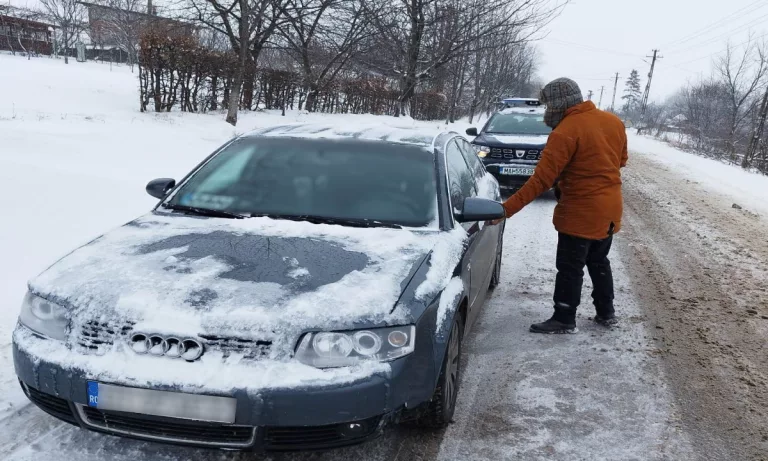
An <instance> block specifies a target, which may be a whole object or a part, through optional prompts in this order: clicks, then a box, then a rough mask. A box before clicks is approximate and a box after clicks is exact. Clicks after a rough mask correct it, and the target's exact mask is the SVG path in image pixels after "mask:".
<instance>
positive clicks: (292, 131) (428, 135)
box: [245, 123, 446, 148]
mask: <svg viewBox="0 0 768 461" xmlns="http://www.w3.org/2000/svg"><path fill="white" fill-rule="evenodd" d="M444 134H446V132H445V131H442V130H440V129H428V128H423V127H409V126H397V125H387V124H386V123H378V124H373V123H371V124H359V123H358V124H355V125H354V126H334V125H329V124H321V123H297V124H286V125H279V126H272V127H269V128H262V129H256V130H254V131H252V132H250V133H248V134H246V135H245V136H247V137H250V136H266V137H278V138H304V139H337V140H341V139H349V140H353V139H355V140H361V141H379V142H387V143H397V144H410V145H414V146H420V147H425V148H428V147H432V146H433V145H434V141H435V139H437V138H438V137H440V136H441V135H444Z"/></svg>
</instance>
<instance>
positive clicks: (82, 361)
mask: <svg viewBox="0 0 768 461" xmlns="http://www.w3.org/2000/svg"><path fill="white" fill-rule="evenodd" d="M147 191H148V192H149V193H150V195H152V196H153V197H156V198H158V199H160V202H159V203H158V205H157V206H156V208H154V209H153V210H152V211H151V212H150V213H149V214H147V215H145V216H143V217H140V218H138V219H136V220H134V221H132V222H129V223H127V224H125V225H124V226H122V227H119V228H117V229H115V230H113V231H111V232H108V233H107V234H105V235H102V236H101V237H98V238H96V239H95V240H93V241H91V242H90V243H88V244H86V245H84V246H82V247H80V248H78V249H76V250H74V251H73V252H72V253H70V254H68V255H67V256H65V257H63V258H62V259H60V260H59V261H58V262H56V263H55V264H53V265H52V266H51V267H50V268H48V269H47V270H46V271H44V272H43V273H42V274H40V275H39V276H37V277H36V278H34V279H33V280H31V281H30V282H29V290H28V293H27V295H26V297H25V300H24V302H23V306H22V310H21V314H20V316H19V322H18V325H17V328H16V329H15V331H14V334H13V357H14V363H15V369H16V374H17V375H18V378H19V380H20V382H21V386H22V388H23V390H24V392H25V394H26V395H27V397H28V398H29V399H30V400H31V401H32V402H34V403H35V404H36V405H37V406H38V407H40V408H41V409H43V410H44V411H46V412H48V413H50V414H51V415H53V416H55V417H57V418H60V419H62V420H64V421H68V422H70V423H73V424H76V425H79V426H81V427H82V428H85V429H90V430H94V431H99V432H104V433H108V434H114V435H121V436H127V437H133V438H138V439H144V440H151V441H160V442H169V443H179V444H188V445H193V446H202V447H217V448H225V449H247V450H259V451H261V450H267V451H269V450H303V449H305V450H313V449H323V448H329V447H336V446H342V445H347V444H353V443H358V442H363V441H366V440H368V439H370V438H372V437H374V436H376V435H378V434H379V433H380V432H381V431H382V429H383V428H384V427H385V426H386V425H387V424H390V423H396V422H400V421H403V420H413V421H415V422H417V423H420V424H422V425H425V426H432V427H434V426H438V427H439V426H443V425H445V424H447V423H448V422H449V421H450V420H451V417H452V414H453V412H454V408H455V404H456V398H457V394H458V382H459V381H458V380H459V373H460V360H459V359H460V356H461V347H462V341H463V338H464V337H465V335H466V333H467V331H468V330H469V328H470V326H471V325H472V322H473V321H474V319H475V318H476V317H477V315H478V311H479V310H480V308H481V306H482V304H483V301H484V299H485V296H486V292H487V290H488V289H489V288H491V287H493V286H494V285H495V284H497V283H498V282H499V274H500V272H499V269H500V264H501V248H502V234H503V224H494V222H495V220H496V219H497V218H500V217H502V216H503V215H504V211H503V208H502V206H501V204H500V203H499V199H500V194H499V188H498V183H497V182H496V180H494V179H493V177H492V176H490V175H489V174H487V173H486V171H485V169H484V167H483V165H482V164H481V162H480V161H479V160H478V158H477V156H476V155H475V152H474V150H473V149H472V146H471V145H470V144H469V143H468V142H467V141H466V140H464V139H463V138H462V137H460V136H459V135H457V134H456V133H441V134H439V135H437V136H436V137H434V136H425V135H424V134H422V133H419V132H416V131H414V130H412V129H394V128H392V129H389V128H387V129H383V128H371V129H366V130H362V129H361V130H346V131H345V130H343V129H340V128H329V127H318V126H313V125H297V126H284V127H276V128H271V129H266V130H262V131H259V132H254V133H249V134H246V135H243V136H240V137H238V138H236V139H234V140H232V141H230V142H228V143H227V144H225V145H224V146H222V147H221V148H220V149H219V150H217V151H216V152H214V153H213V154H212V155H211V156H209V157H208V158H207V159H205V161H203V162H202V163H201V164H200V165H198V166H197V167H196V168H195V169H194V170H193V171H192V172H191V173H190V174H189V175H187V177H185V178H184V179H183V180H181V181H179V182H178V183H176V182H175V181H174V180H172V179H159V180H154V181H152V182H150V183H149V184H148V185H147Z"/></svg>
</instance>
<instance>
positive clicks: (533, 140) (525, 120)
mask: <svg viewBox="0 0 768 461" xmlns="http://www.w3.org/2000/svg"><path fill="white" fill-rule="evenodd" d="M525 101H526V102H529V101H535V100H525ZM544 110H545V108H544V107H542V106H537V105H532V106H529V105H525V106H522V107H510V108H506V109H503V110H501V111H499V112H496V113H495V114H493V115H492V116H491V118H489V119H488V122H486V124H485V125H484V126H483V127H482V129H481V130H480V131H479V132H478V131H477V128H474V127H472V128H468V129H467V131H466V132H467V135H469V136H474V139H473V140H472V144H473V145H474V147H475V150H476V152H477V155H478V157H480V158H481V159H482V162H483V164H484V165H485V167H486V168H487V169H488V172H490V173H491V174H492V175H493V176H494V177H495V178H496V179H497V180H498V182H499V184H500V185H501V187H502V188H504V189H510V190H515V189H518V188H519V187H520V186H522V185H523V184H525V182H526V181H527V180H528V178H530V177H531V175H533V171H534V169H535V168H536V165H538V163H539V159H541V151H542V150H543V149H544V145H545V144H546V143H547V138H548V137H549V133H550V132H551V131H552V129H551V128H549V127H548V126H547V125H545V124H544Z"/></svg>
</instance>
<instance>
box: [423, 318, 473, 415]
mask: <svg viewBox="0 0 768 461" xmlns="http://www.w3.org/2000/svg"><path fill="white" fill-rule="evenodd" d="M463 334H464V323H463V321H462V318H461V314H458V313H457V314H456V316H455V318H454V319H453V325H452V326H451V336H450V337H449V338H448V347H446V350H445V358H444V359H443V366H442V368H441V369H440V377H439V378H438V380H437V387H435V392H434V393H433V394H432V398H431V399H430V401H429V402H428V403H427V407H426V408H425V410H424V412H423V413H422V414H421V415H420V416H419V418H418V419H417V420H416V421H415V424H416V425H417V426H419V427H425V428H434V429H440V428H444V427H446V426H448V424H450V423H451V422H452V420H453V413H454V411H455V410H456V398H457V396H458V394H459V379H460V378H461V342H462V335H463Z"/></svg>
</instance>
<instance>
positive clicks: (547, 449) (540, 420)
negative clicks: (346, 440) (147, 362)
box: [0, 197, 689, 461]
mask: <svg viewBox="0 0 768 461" xmlns="http://www.w3.org/2000/svg"><path fill="white" fill-rule="evenodd" d="M554 203H555V202H554V199H553V198H552V197H545V198H542V199H540V200H538V201H536V202H535V203H534V204H532V205H531V206H530V207H528V208H527V209H526V210H524V211H523V212H522V213H521V214H520V215H518V216H516V217H515V218H514V219H512V220H510V221H509V222H508V226H507V231H506V236H505V237H506V238H505V252H504V263H503V269H502V270H503V272H502V274H503V283H502V285H501V287H500V288H499V289H497V290H496V292H495V293H493V294H492V295H491V297H490V298H489V299H488V301H487V304H486V306H485V307H484V311H483V313H482V314H481V316H480V318H479V320H478V323H477V324H476V325H475V328H474V330H473V331H472V333H471V335H470V339H469V340H468V342H467V343H466V344H465V354H466V355H465V358H466V360H465V368H464V376H463V381H462V383H461V390H460V396H459V407H458V409H457V412H456V416H455V423H454V424H453V425H452V426H450V427H449V428H448V429H447V430H446V431H445V432H442V433H440V432H434V433H430V432H419V431H414V430H410V429H397V428H395V429H393V430H390V431H388V432H387V433H385V435H384V436H383V437H381V438H380V439H378V440H376V441H374V442H373V443H370V444H367V445H361V446H358V447H353V448H348V449H342V450H335V451H331V452H327V453H325V454H293V455H278V456H268V457H267V459H275V460H310V459H311V460H347V459H348V460H369V459H370V460H394V459H401V460H414V459H424V460H426V459H442V460H467V459H476V460H502V459H524V460H539V459H563V460H565V459H568V460H573V459H590V460H595V459H606V460H617V459H621V460H630V459H638V460H639V459H684V458H687V457H688V456H687V455H688V453H689V452H688V442H687V437H686V435H685V434H684V433H682V432H681V431H680V430H679V429H678V426H679V424H678V423H677V416H676V414H677V412H676V411H675V408H674V406H673V403H672V398H671V392H670V391H669V390H668V389H667V387H666V385H665V384H664V380H663V376H664V373H663V372H662V369H661V367H660V362H659V360H658V359H657V358H655V356H654V351H655V346H654V345H653V344H652V341H651V339H650V337H649V333H648V331H647V330H646V327H645V325H644V323H643V321H642V319H643V316H642V313H641V312H640V310H639V307H638V305H637V304H636V302H635V296H634V294H633V292H632V289H631V287H630V286H629V284H628V282H627V279H626V277H625V275H624V274H625V273H626V271H625V270H624V267H623V266H622V264H621V262H620V258H614V260H615V261H616V264H615V267H616V273H617V283H616V286H617V305H618V306H620V310H621V314H622V316H623V317H624V318H625V321H624V323H623V324H622V326H621V327H620V328H618V329H616V330H613V331H608V330H605V329H603V328H601V327H598V326H596V325H593V324H592V323H591V322H590V320H589V318H588V317H589V315H591V311H590V309H589V308H586V309H584V310H583V311H582V313H581V314H580V317H579V323H580V330H581V331H580V333H579V334H577V335H569V336H541V335H533V334H530V333H528V332H527V327H528V325H529V324H530V323H532V322H535V321H539V320H542V319H543V318H544V317H546V316H548V315H549V305H550V298H551V289H552V283H553V280H554V271H553V264H552V262H553V261H554V251H555V244H556V233H555V231H554V230H553V228H552V224H551V216H552V208H553V207H554ZM620 251H621V250H620ZM617 253H619V252H617ZM588 293H589V288H588V287H587V288H586V289H585V292H584V294H585V300H586V296H587V295H588ZM250 456H251V455H242V454H241V455H238V454H232V453H226V452H218V451H206V450H193V449H186V448H178V447H171V446H165V445H158V444H153V443H144V442H137V441H132V440H127V439H120V438H117V437H112V436H104V435H100V434H94V433H90V432H86V431H83V430H81V429H79V428H75V427H72V426H69V425H67V424H64V423H59V422H57V421H56V420H54V419H53V418H51V417H49V416H47V415H46V414H44V413H42V412H41V411H39V410H38V409H36V408H34V407H32V406H26V407H24V408H23V409H21V410H20V411H19V412H18V413H16V414H12V415H10V416H8V417H7V418H6V419H5V420H3V421H2V422H0V458H1V459H4V460H9V461H10V460H30V461H32V460H35V461H37V460H40V459H72V460H75V459H76V460H81V461H85V460H131V461H136V460H143V459H146V460H161V459H163V460H165V459H167V460H177V459H178V460H187V459H196V460H228V459H251V458H250Z"/></svg>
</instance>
